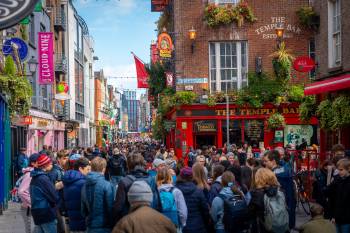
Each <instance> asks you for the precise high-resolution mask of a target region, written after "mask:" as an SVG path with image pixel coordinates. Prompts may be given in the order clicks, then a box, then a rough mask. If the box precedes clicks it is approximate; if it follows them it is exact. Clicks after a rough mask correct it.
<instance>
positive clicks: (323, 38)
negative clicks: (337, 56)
mask: <svg viewBox="0 0 350 233" xmlns="http://www.w3.org/2000/svg"><path fill="white" fill-rule="evenodd" d="M314 8H315V11H316V12H317V13H318V14H319V15H320V28H319V31H318V33H317V34H316V36H315V42H316V58H317V59H316V60H317V62H318V68H317V78H318V79H322V78H325V77H328V76H331V75H336V74H337V73H342V72H346V71H347V72H348V71H350V50H349V48H350V40H349V39H348V38H350V14H349V11H350V1H347V0H343V1H341V20H342V22H341V39H342V54H341V56H342V64H341V67H340V68H339V69H331V68H329V66H328V30H329V29H328V1H315V5H314Z"/></svg>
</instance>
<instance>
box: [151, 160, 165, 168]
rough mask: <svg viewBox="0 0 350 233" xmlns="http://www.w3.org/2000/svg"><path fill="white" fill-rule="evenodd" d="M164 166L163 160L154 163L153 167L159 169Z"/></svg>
mask: <svg viewBox="0 0 350 233" xmlns="http://www.w3.org/2000/svg"><path fill="white" fill-rule="evenodd" d="M162 164H165V162H164V160H162V159H155V160H154V161H153V167H155V168H157V167H159V166H160V165H162Z"/></svg>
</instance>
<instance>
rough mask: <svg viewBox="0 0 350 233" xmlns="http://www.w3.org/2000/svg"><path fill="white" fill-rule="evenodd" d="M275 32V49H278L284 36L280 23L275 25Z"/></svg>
mask: <svg viewBox="0 0 350 233" xmlns="http://www.w3.org/2000/svg"><path fill="white" fill-rule="evenodd" d="M275 31H276V36H277V48H280V46H281V43H282V41H283V35H284V27H283V24H282V23H279V24H277V25H276V28H275Z"/></svg>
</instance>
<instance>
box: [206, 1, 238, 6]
mask: <svg viewBox="0 0 350 233" xmlns="http://www.w3.org/2000/svg"><path fill="white" fill-rule="evenodd" d="M238 2H239V0H209V1H208V3H215V4H217V5H220V4H237V3H238Z"/></svg>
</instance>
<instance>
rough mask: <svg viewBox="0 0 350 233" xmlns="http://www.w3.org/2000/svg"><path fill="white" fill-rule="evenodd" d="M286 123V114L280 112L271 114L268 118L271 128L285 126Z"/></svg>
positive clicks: (268, 125) (268, 124)
mask: <svg viewBox="0 0 350 233" xmlns="http://www.w3.org/2000/svg"><path fill="white" fill-rule="evenodd" d="M285 124H286V123H285V119H284V116H283V115H282V114H280V113H274V114H271V115H270V117H269V118H268V119H267V127H268V128H269V129H278V128H283V127H284V126H285Z"/></svg>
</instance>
